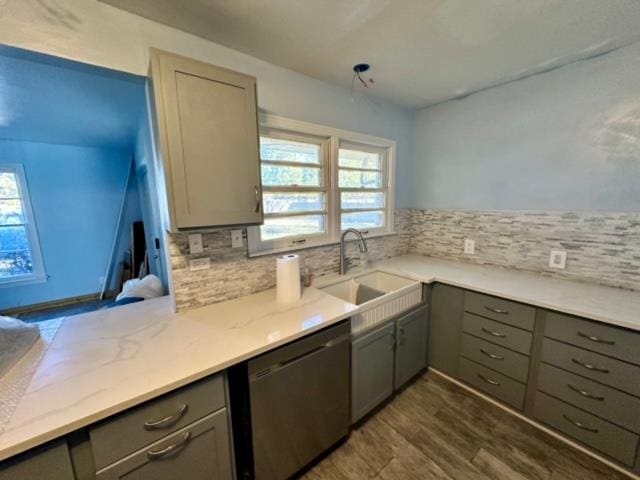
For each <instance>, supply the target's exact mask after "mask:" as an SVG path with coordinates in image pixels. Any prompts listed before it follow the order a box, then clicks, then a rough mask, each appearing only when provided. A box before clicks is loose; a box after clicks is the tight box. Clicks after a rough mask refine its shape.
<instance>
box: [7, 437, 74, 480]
mask: <svg viewBox="0 0 640 480" xmlns="http://www.w3.org/2000/svg"><path fill="white" fill-rule="evenodd" d="M26 479H29V480H74V479H75V476H74V473H73V467H72V465H71V457H70V456H69V448H68V447H67V442H65V441H57V442H54V443H52V444H48V445H45V446H44V447H39V448H36V449H34V450H31V451H29V452H27V453H24V454H22V455H19V456H17V457H14V458H12V459H10V460H6V461H4V462H2V463H0V480H26Z"/></svg>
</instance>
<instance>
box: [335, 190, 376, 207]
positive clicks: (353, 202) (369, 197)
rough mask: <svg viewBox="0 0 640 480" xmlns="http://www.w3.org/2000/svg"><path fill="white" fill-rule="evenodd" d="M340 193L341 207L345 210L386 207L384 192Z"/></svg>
mask: <svg viewBox="0 0 640 480" xmlns="http://www.w3.org/2000/svg"><path fill="white" fill-rule="evenodd" d="M340 195H341V207H342V208H343V209H345V210H349V209H352V208H354V209H355V208H362V209H369V210H371V209H372V208H384V193H382V192H342V193H341V194H340Z"/></svg>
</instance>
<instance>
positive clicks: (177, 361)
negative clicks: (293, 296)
mask: <svg viewBox="0 0 640 480" xmlns="http://www.w3.org/2000/svg"><path fill="white" fill-rule="evenodd" d="M354 310H356V307H355V306H354V305H351V304H349V303H346V302H343V301H342V300H340V299H337V298H335V297H332V296H330V295H327V294H325V293H323V292H321V291H320V290H317V289H315V288H307V289H305V290H304V292H303V295H302V299H301V300H300V301H299V302H296V303H295V304H291V305H288V306H283V305H279V304H278V303H277V302H276V293H275V289H272V290H268V291H266V292H262V293H258V294H255V295H250V296H247V297H243V298H239V299H237V300H231V301H228V302H223V303H218V304H215V305H211V306H207V307H202V308H198V309H195V310H190V311H188V312H185V313H179V314H176V313H173V311H172V306H171V301H170V298H169V297H163V298H158V299H154V300H147V301H145V302H140V303H135V304H131V305H126V306H122V307H118V308H112V309H107V310H99V311H97V312H92V313H88V314H82V315H77V316H73V317H69V318H67V319H65V321H64V322H63V324H62V325H61V326H60V329H59V330H58V333H57V335H56V337H55V338H54V340H53V342H52V343H51V344H50V345H49V347H48V349H47V351H46V353H45V355H44V356H43V358H42V359H41V361H40V363H39V365H38V366H37V368H36V371H35V373H34V374H33V377H32V378H31V381H30V383H29V386H28V388H27V389H26V392H25V393H24V395H23V396H22V397H21V399H20V400H19V401H18V403H17V405H16V406H15V410H14V412H13V415H12V416H11V418H10V419H9V421H8V422H7V423H6V424H5V425H4V427H3V430H2V433H0V460H4V459H6V458H9V457H11V456H13V455H16V454H18V453H20V452H23V451H26V450H28V449H29V448H32V447H34V446H37V445H40V444H42V443H45V442H47V441H49V440H52V439H54V438H57V437H59V436H62V435H64V434H67V433H70V432H72V431H74V430H77V429H79V428H82V427H85V426H87V425H90V424H92V423H94V422H97V421H99V420H102V419H104V418H106V417H108V416H110V415H113V414H114V413H117V412H120V411H123V410H125V409H127V408H129V407H132V406H134V405H137V404H140V403H142V402H144V401H146V400H149V399H151V398H154V397H157V396H159V395H162V394H163V393H166V392H169V391H171V390H174V389H176V388H179V387H181V386H183V385H187V384H189V383H191V382H193V381H195V380H198V379H201V378H204V377H206V376H208V375H211V374H213V373H216V372H219V371H222V370H224V369H225V368H227V367H229V366H231V365H234V364H236V363H239V362H242V361H243V360H246V359H248V358H251V357H254V356H256V355H259V354H261V353H263V352H266V351H269V350H271V349H273V348H276V347H278V346H280V345H283V344H285V343H288V342H290V341H292V340H295V339H297V338H300V337H302V336H304V335H307V334H309V333H311V332H313V331H315V330H319V329H322V328H324V327H326V326H328V325H332V324H334V323H337V322H339V321H340V320H344V319H345V318H348V317H349V316H351V314H352V312H353V311H354ZM0 401H2V402H6V401H10V399H9V398H8V392H0Z"/></svg>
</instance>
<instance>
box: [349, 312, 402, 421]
mask: <svg viewBox="0 0 640 480" xmlns="http://www.w3.org/2000/svg"><path fill="white" fill-rule="evenodd" d="M394 348H395V325H394V324H393V323H387V324H385V325H383V326H382V327H378V328H376V329H375V330H373V331H372V332H370V333H367V334H366V335H364V336H362V337H360V338H358V339H357V340H354V341H353V343H352V344H351V368H352V375H351V389H352V393H351V421H352V422H356V421H358V420H360V419H361V418H362V417H363V416H364V415H365V414H367V413H368V412H369V411H371V410H372V409H373V408H374V407H375V406H376V405H378V404H379V403H380V402H382V401H383V400H385V399H386V398H388V397H390V396H391V394H392V393H393V360H394V355H395V352H394Z"/></svg>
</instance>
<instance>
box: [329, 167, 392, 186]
mask: <svg viewBox="0 0 640 480" xmlns="http://www.w3.org/2000/svg"><path fill="white" fill-rule="evenodd" d="M339 186H340V188H382V175H381V174H380V172H358V171H355V170H340V179H339Z"/></svg>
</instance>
